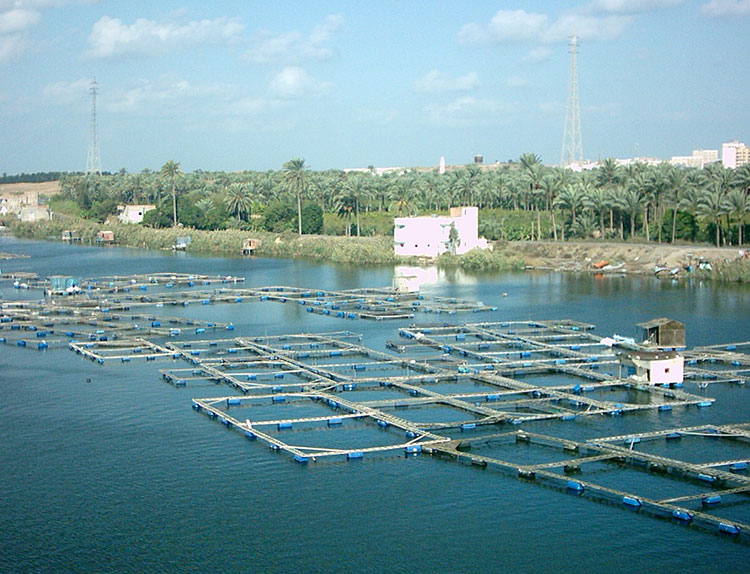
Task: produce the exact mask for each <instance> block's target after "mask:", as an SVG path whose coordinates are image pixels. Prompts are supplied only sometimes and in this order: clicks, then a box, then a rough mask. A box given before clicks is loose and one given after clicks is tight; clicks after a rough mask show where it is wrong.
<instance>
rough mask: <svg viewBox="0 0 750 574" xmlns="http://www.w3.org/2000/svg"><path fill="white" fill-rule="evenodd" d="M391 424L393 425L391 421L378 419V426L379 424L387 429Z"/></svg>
mask: <svg viewBox="0 0 750 574" xmlns="http://www.w3.org/2000/svg"><path fill="white" fill-rule="evenodd" d="M390 425H391V423H389V422H388V421H378V426H379V427H380V428H384V429H386V428H388V427H389V426H390Z"/></svg>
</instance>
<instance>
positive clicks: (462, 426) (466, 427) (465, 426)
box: [461, 423, 477, 431]
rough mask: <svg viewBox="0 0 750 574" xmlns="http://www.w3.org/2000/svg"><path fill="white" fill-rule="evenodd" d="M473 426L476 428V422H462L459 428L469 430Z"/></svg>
mask: <svg viewBox="0 0 750 574" xmlns="http://www.w3.org/2000/svg"><path fill="white" fill-rule="evenodd" d="M475 428H477V425H476V423H463V424H462V425H461V430H462V431H464V430H471V429H475Z"/></svg>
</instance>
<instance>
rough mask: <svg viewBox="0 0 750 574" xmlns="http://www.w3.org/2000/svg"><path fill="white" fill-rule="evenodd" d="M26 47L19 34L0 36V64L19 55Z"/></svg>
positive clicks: (23, 39)
mask: <svg viewBox="0 0 750 574" xmlns="http://www.w3.org/2000/svg"><path fill="white" fill-rule="evenodd" d="M25 47H26V40H25V38H24V37H23V36H22V35H20V34H9V35H7V36H0V63H1V62H8V61H10V60H12V59H14V58H16V57H18V56H19V55H21V54H22V53H23V51H24V49H25Z"/></svg>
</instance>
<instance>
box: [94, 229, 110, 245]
mask: <svg viewBox="0 0 750 574" xmlns="http://www.w3.org/2000/svg"><path fill="white" fill-rule="evenodd" d="M96 242H97V243H107V244H109V243H114V242H115V234H114V232H113V231H97V232H96Z"/></svg>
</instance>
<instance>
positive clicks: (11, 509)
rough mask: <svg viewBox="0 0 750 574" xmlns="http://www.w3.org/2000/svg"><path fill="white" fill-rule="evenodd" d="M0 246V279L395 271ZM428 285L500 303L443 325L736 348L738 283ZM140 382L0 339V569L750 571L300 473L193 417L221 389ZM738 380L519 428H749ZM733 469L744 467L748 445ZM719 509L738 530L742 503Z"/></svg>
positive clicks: (618, 528) (696, 554) (299, 325)
mask: <svg viewBox="0 0 750 574" xmlns="http://www.w3.org/2000/svg"><path fill="white" fill-rule="evenodd" d="M0 251H12V252H17V253H25V254H29V255H31V256H32V257H31V259H19V260H13V261H4V262H0V269H2V271H4V272H7V271H14V270H33V271H37V272H39V273H40V275H43V276H46V275H51V274H75V275H80V276H84V277H89V276H97V275H111V274H119V275H126V274H130V273H147V272H157V271H174V272H186V273H205V274H221V275H240V276H245V277H246V278H247V282H246V285H251V286H261V285H294V286H300V287H311V288H313V287H319V288H355V287H379V286H385V285H390V283H391V280H392V277H393V269H392V268H382V267H381V268H350V267H337V266H332V265H321V264H313V263H305V262H296V261H282V260H264V259H253V260H246V259H220V258H199V257H192V256H190V255H186V254H177V255H175V254H172V253H156V252H145V251H138V250H125V249H98V248H88V247H80V246H66V245H60V244H48V243H39V242H29V241H19V240H15V239H12V238H8V237H0ZM433 278H435V277H433ZM436 278H437V279H438V282H436V283H433V284H429V285H426V286H424V288H423V291H424V292H425V293H426V294H430V295H443V296H459V297H462V298H467V299H476V300H481V301H483V302H484V303H486V304H490V305H497V306H498V307H499V310H498V311H497V312H496V313H492V314H482V315H472V314H469V315H458V316H455V317H453V318H452V319H454V318H455V320H456V321H474V320H489V319H493V320H513V319H529V318H534V319H558V318H571V319H576V320H579V321H586V322H592V323H595V324H597V326H598V329H597V333H599V334H601V335H603V336H604V335H611V334H612V333H618V334H622V335H633V334H634V333H635V329H634V325H635V324H636V323H638V322H641V321H645V320H648V319H651V318H654V317H660V316H667V317H670V318H674V319H678V320H680V321H682V322H684V323H685V325H686V328H687V333H688V344H689V345H690V346H693V345H702V344H710V343H720V342H730V341H741V340H742V341H747V340H750V320H749V319H750V289H748V288H747V287H736V286H715V285H711V284H698V283H693V284H688V283H680V284H671V283H662V282H658V281H655V280H652V279H651V278H606V279H604V280H597V279H594V278H592V277H590V276H588V275H561V274H554V273H550V274H521V275H511V274H501V275H483V276H479V277H477V276H467V275H464V274H461V273H447V274H441V275H439V276H437V277H436ZM0 291H3V292H4V295H5V298H11V296H15V295H16V292H15V291H14V290H13V289H12V287H10V285H8V284H7V283H6V284H3V285H2V286H0ZM504 293H505V294H507V296H503V294H504ZM154 311H155V312H162V311H166V310H165V309H156V310H154ZM170 312H174V313H182V312H184V313H188V314H189V315H190V316H192V317H196V318H203V319H209V320H215V321H220V322H223V321H227V322H228V321H232V322H233V323H234V324H235V325H236V326H237V330H236V332H235V335H257V334H264V333H268V334H273V333H292V332H319V331H337V330H342V329H350V330H353V331H357V332H361V333H363V334H364V342H365V343H366V344H368V345H370V346H372V347H374V348H376V349H378V350H383V348H384V347H383V343H384V342H385V340H386V339H389V338H394V337H396V333H397V330H398V327H399V323H398V322H392V321H386V322H381V323H374V322H366V321H347V322H345V321H342V320H340V319H332V318H327V317H322V316H318V315H312V314H309V313H306V312H305V311H304V308H303V307H302V306H299V305H280V304H273V303H262V304H261V303H257V304H256V303H253V304H247V305H227V306H213V305H212V306H210V307H205V308H196V307H191V308H189V309H187V310H170ZM159 368H165V364H164V363H161V364H159V363H158V362H157V363H156V364H154V363H148V364H146V363H140V362H136V361H134V362H132V363H129V364H127V365H121V364H114V363H112V364H106V365H104V366H98V365H95V364H93V363H91V362H89V361H86V360H83V359H81V358H79V357H78V356H76V355H74V354H73V353H71V352H70V351H67V350H63V349H53V350H48V351H45V352H36V351H31V350H22V349H17V348H16V347H15V346H10V345H7V346H4V347H0V436H2V448H0V487H1V488H2V491H1V493H0V494H1V495H0V569H2V570H4V571H13V572H22V571H35V572H36V571H65V572H68V571H82V572H101V571H117V572H165V571H189V572H192V571H219V572H225V571H235V572H289V571H298V572H344V571H348V572H351V571H364V572H376V571H377V572H386V571H387V572H469V571H471V572H477V571H480V572H481V571H487V572H500V571H509V572H516V571H521V570H528V571H534V572H547V571H549V572H560V571H563V572H565V571H571V570H573V569H574V568H576V569H579V570H584V571H604V570H608V571H612V572H625V571H628V572H638V571H654V572H675V571H679V570H682V569H684V570H688V571H691V572H692V571H695V572H708V571H716V572H719V571H721V572H724V571H727V570H733V571H742V570H744V568H745V567H743V566H742V564H747V559H748V558H750V546H747V545H744V544H739V543H736V542H733V541H732V540H729V539H726V538H723V537H718V536H713V535H710V534H705V533H701V532H696V531H695V530H693V529H690V528H684V527H680V526H677V525H675V524H672V523H670V522H669V521H665V520H658V519H654V518H650V517H646V516H641V515H639V514H638V513H634V512H628V511H626V510H624V509H622V508H620V507H619V506H611V505H608V504H603V503H597V502H594V501H592V500H589V499H586V498H577V497H574V496H569V495H566V494H564V493H562V492H559V491H557V490H553V489H549V488H545V487H543V486H539V485H534V484H528V483H525V482H522V481H519V480H516V479H514V478H509V477H506V476H503V475H500V474H496V473H493V472H487V471H481V470H477V469H474V468H469V467H464V466H461V465H457V464H455V463H450V462H445V461H440V460H436V459H432V458H430V457H426V456H423V457H416V458H408V459H405V458H400V457H388V456H385V457H380V458H365V459H364V460H363V461H359V462H356V463H346V462H326V463H318V464H317V465H310V466H301V465H298V464H295V463H294V462H292V461H291V459H290V458H289V457H287V456H284V455H280V456H279V455H276V454H274V453H272V452H270V451H269V450H268V449H267V448H265V447H263V446H262V445H260V444H255V443H249V442H247V441H246V440H245V439H244V438H243V437H242V436H240V435H239V434H238V433H236V432H231V431H227V430H226V429H224V428H223V427H222V426H221V425H218V424H216V423H214V422H211V421H209V420H208V419H207V418H206V417H203V416H200V415H198V414H196V413H195V412H193V411H192V409H191V408H190V399H191V398H192V397H194V396H217V395H218V396H221V395H223V394H228V391H227V390H226V389H225V388H220V387H205V388H199V389H195V388H192V389H191V388H187V389H184V388H183V389H175V388H173V387H171V386H169V385H167V384H165V383H164V382H162V381H161V380H160V378H159V374H158V369H159ZM87 378H90V379H91V382H90V383H87V382H86V379H87ZM748 386H750V385H746V386H745V387H742V388H740V387H737V386H722V385H714V386H712V387H711V388H709V389H708V390H705V391H700V390H698V389H697V388H696V387H695V386H689V385H686V390H688V391H689V392H696V393H705V394H706V396H713V397H716V398H717V403H716V404H715V405H714V406H713V407H712V408H710V409H700V410H699V409H675V410H674V411H672V412H671V413H662V414H658V413H648V414H632V415H626V416H623V417H619V418H608V419H597V420H585V421H581V422H576V423H568V424H569V426H568V427H565V430H564V431H561V427H560V426H559V425H560V423H539V424H536V425H532V424H530V425H528V428H529V429H530V430H532V431H538V432H542V433H548V434H560V433H561V432H564V433H567V434H568V435H569V436H571V438H579V439H584V438H590V437H596V436H606V435H614V434H622V433H627V432H637V431H641V430H652V429H658V428H671V427H678V426H685V425H693V424H695V425H698V424H706V423H730V422H733V423H737V422H748V421H750V388H747V387H748ZM687 446H690V447H691V448H692V449H693V457H696V456H697V460H702V458H701V455H703V454H704V451H705V457H704V458H705V459H708V458H711V456H712V454H711V451H710V447H707V446H706V445H705V444H704V443H703V442H700V441H699V442H697V443H696V444H694V445H687ZM517 454H518V453H516V455H517ZM665 454H667V455H668V456H671V455H673V454H674V453H665ZM722 454H724V453H722ZM726 456H727V458H732V457H740V456H742V454H738V453H737V452H736V451H734V450H732V451H731V452H729V453H727V455H726ZM744 456H746V457H748V458H750V450H746V451H745V454H744ZM501 458H502V457H501ZM508 458H510V455H509V457H508ZM584 478H591V479H592V480H593V481H594V482H597V480H599V477H598V476H591V477H588V476H585V477H584ZM599 481H600V482H601V483H602V484H608V485H612V486H614V487H617V488H622V489H624V490H628V489H632V490H634V491H636V492H648V493H649V494H651V493H655V494H658V493H659V492H664V493H666V495H665V497H666V496H668V495H671V492H670V490H669V489H670V488H672V485H671V484H661V483H660V481H659V479H658V478H654V477H652V476H650V475H647V474H645V473H638V472H629V473H622V474H620V475H612V474H611V473H610V474H608V473H606V472H603V474H602V476H601V480H599ZM649 489H651V490H649ZM683 492H684V487H683ZM722 511H723V512H725V513H726V514H725V516H727V517H728V518H734V519H735V520H739V521H743V522H750V504H748V503H745V504H738V505H734V506H730V507H728V508H726V509H722Z"/></svg>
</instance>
